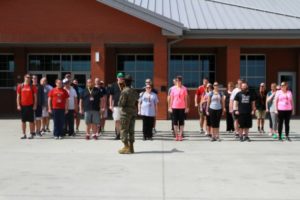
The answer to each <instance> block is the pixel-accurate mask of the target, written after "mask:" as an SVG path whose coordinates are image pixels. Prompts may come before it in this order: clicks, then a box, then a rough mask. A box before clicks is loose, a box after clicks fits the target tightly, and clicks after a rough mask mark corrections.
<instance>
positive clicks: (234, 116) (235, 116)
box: [232, 111, 239, 121]
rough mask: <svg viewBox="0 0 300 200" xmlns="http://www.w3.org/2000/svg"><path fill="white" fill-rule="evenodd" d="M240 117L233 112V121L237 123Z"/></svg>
mask: <svg viewBox="0 0 300 200" xmlns="http://www.w3.org/2000/svg"><path fill="white" fill-rule="evenodd" d="M238 117H239V116H238V115H236V114H235V111H233V113H232V119H233V120H234V121H235V120H237V119H238Z"/></svg>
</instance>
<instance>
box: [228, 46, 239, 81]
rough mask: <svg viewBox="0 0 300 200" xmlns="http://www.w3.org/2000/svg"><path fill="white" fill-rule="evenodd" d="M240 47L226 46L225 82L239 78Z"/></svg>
mask: <svg viewBox="0 0 300 200" xmlns="http://www.w3.org/2000/svg"><path fill="white" fill-rule="evenodd" d="M240 52H241V49H240V47H237V46H228V47H227V49H226V56H227V59H226V77H227V82H229V81H233V82H236V80H237V79H239V78H240Z"/></svg>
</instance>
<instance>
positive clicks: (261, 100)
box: [255, 83, 267, 133]
mask: <svg viewBox="0 0 300 200" xmlns="http://www.w3.org/2000/svg"><path fill="white" fill-rule="evenodd" d="M266 99H267V92H266V86H265V84H264V83H261V84H260V86H259V91H258V94H257V95H256V102H255V106H256V113H255V115H256V118H257V130H258V132H259V133H265V130H264V125H265V118H266V108H267V107H266Z"/></svg>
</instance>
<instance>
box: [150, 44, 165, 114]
mask: <svg viewBox="0 0 300 200" xmlns="http://www.w3.org/2000/svg"><path fill="white" fill-rule="evenodd" d="M153 48H154V49H153V54H154V76H153V81H154V87H155V88H156V89H158V90H159V95H158V97H159V107H158V114H157V119H167V117H168V109H167V91H161V89H162V87H165V88H166V90H167V87H168V45H167V40H166V39H161V40H159V41H156V42H155V43H154V47H153Z"/></svg>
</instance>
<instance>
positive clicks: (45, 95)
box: [43, 85, 53, 106]
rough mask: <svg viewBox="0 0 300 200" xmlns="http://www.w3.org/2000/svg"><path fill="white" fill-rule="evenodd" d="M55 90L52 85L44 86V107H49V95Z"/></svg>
mask: <svg viewBox="0 0 300 200" xmlns="http://www.w3.org/2000/svg"><path fill="white" fill-rule="evenodd" d="M52 89H53V87H52V86H51V85H45V86H44V104H43V106H48V94H49V92H50V91H51V90H52Z"/></svg>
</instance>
